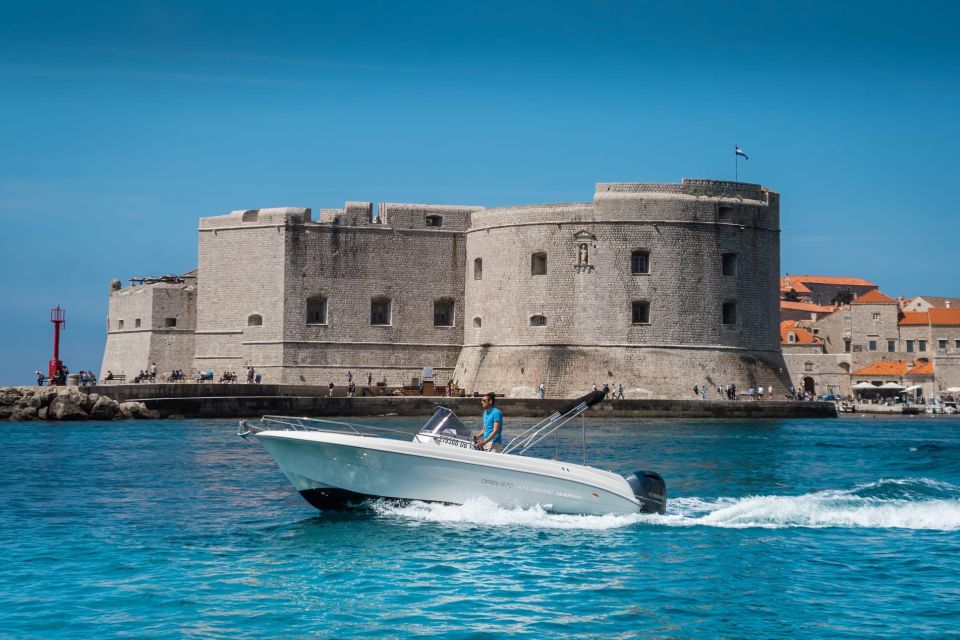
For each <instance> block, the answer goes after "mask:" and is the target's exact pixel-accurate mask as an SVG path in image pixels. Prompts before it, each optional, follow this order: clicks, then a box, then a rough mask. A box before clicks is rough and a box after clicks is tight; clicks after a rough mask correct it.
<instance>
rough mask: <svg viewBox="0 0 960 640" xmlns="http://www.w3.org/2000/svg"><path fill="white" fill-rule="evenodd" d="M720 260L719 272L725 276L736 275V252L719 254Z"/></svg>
mask: <svg viewBox="0 0 960 640" xmlns="http://www.w3.org/2000/svg"><path fill="white" fill-rule="evenodd" d="M720 259H721V260H720V262H721V267H720V268H721V272H722V273H723V275H725V276H735V275H737V254H735V253H724V254H723V255H722V256H720Z"/></svg>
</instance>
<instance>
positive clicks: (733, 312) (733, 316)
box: [723, 302, 737, 324]
mask: <svg viewBox="0 0 960 640" xmlns="http://www.w3.org/2000/svg"><path fill="white" fill-rule="evenodd" d="M723 324H737V303H736V302H724V303H723Z"/></svg>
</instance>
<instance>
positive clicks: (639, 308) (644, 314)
mask: <svg viewBox="0 0 960 640" xmlns="http://www.w3.org/2000/svg"><path fill="white" fill-rule="evenodd" d="M630 322H632V323H633V324H650V303H649V302H647V301H646V300H635V301H633V302H632V303H630Z"/></svg>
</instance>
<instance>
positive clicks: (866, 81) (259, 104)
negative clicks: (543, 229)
mask: <svg viewBox="0 0 960 640" xmlns="http://www.w3.org/2000/svg"><path fill="white" fill-rule="evenodd" d="M956 7H957V5H954V4H948V3H910V4H909V5H908V4H907V3H902V2H897V3H885V2H871V3H866V2H864V3H859V4H854V3H835V2H830V3H828V2H823V3H818V2H723V3H716V2H703V3H696V2H687V3H664V2H623V3H619V2H578V3H573V2H550V3H518V2H511V3H497V2H469V1H467V2H438V3H395V2H362V1H356V2H350V3H337V4H334V3H327V2H303V3H289V2H287V3H285V2H275V3H263V2H244V1H242V0H236V1H224V2H209V1H200V0H194V1H190V2H137V1H133V0H131V1H129V2H120V1H118V2H87V3H77V2H47V1H43V0H38V1H33V2H7V3H2V4H0V123H2V124H0V127H2V128H0V144H2V147H0V149H2V153H0V221H2V224H3V227H4V230H3V233H2V234H0V261H2V262H0V266H2V267H3V270H4V274H5V276H6V277H5V289H6V291H5V292H4V295H3V296H2V298H0V300H2V302H0V304H2V313H0V384H22V383H28V382H30V381H31V379H32V375H31V373H32V372H33V371H34V370H35V369H41V370H45V363H46V361H47V360H48V359H49V358H50V352H51V342H52V339H51V332H52V329H51V325H50V323H49V321H48V316H49V308H50V307H52V306H54V305H56V304H60V305H63V306H64V307H65V308H66V309H67V318H68V325H67V331H66V333H65V334H64V340H63V346H62V351H61V356H62V358H63V359H64V360H65V361H66V362H67V363H68V365H69V366H70V367H71V369H73V370H78V369H94V370H98V369H99V366H100V357H101V353H102V348H103V342H104V339H105V317H106V313H107V293H108V286H109V282H110V280H111V279H112V278H120V279H121V280H123V281H124V282H125V283H126V282H127V280H128V279H129V278H131V277H136V276H142V275H159V274H164V273H178V272H184V271H187V270H189V269H192V268H193V267H194V266H195V265H196V243H197V238H196V228H197V219H198V218H199V217H200V216H205V215H216V214H220V213H226V212H228V211H230V210H233V209H240V208H255V207H271V206H308V207H313V208H314V210H316V209H319V208H322V207H335V206H340V205H342V203H343V201H344V200H369V201H374V202H383V201H388V202H429V203H452V204H480V205H487V206H495V205H505V204H523V203H537V202H564V201H588V200H590V198H591V197H592V194H593V185H594V183H595V182H600V181H670V182H675V181H678V180H680V179H681V178H683V177H705V178H718V179H732V178H733V172H734V158H733V146H734V144H739V145H741V146H742V147H743V148H744V149H745V150H746V151H747V153H749V154H750V160H749V161H746V162H743V161H741V164H740V168H741V173H740V178H741V180H744V181H749V182H758V183H761V184H763V185H765V186H768V187H770V188H772V189H774V190H776V191H779V192H780V193H781V194H782V209H781V215H782V224H781V226H782V265H781V270H782V271H783V272H790V273H813V274H832V275H850V276H861V277H865V278H868V279H871V280H873V281H875V282H877V283H878V284H879V285H880V286H881V288H882V289H883V291H885V292H886V293H888V294H890V295H894V296H896V295H905V296H909V295H916V294H928V295H952V296H960V278H958V275H960V270H958V268H957V261H956V259H955V258H954V254H955V252H956V249H957V247H958V244H960V219H958V217H957V215H956V210H957V206H958V202H960V194H958V193H957V192H956V189H955V188H954V185H955V184H956V183H957V179H956V170H957V162H956V155H957V153H958V142H960V121H958V117H957V114H958V113H960V104H958V102H960V100H958V97H960V83H958V75H960V71H958V70H960V44H958V38H957V37H956V34H955V32H954V31H955V25H956V24H957V23H958V18H960V15H958V13H960V9H958V8H956Z"/></svg>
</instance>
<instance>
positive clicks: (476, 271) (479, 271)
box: [473, 258, 483, 280]
mask: <svg viewBox="0 0 960 640" xmlns="http://www.w3.org/2000/svg"><path fill="white" fill-rule="evenodd" d="M473 279H474V280H483V258H477V259H476V260H474V261H473Z"/></svg>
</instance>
